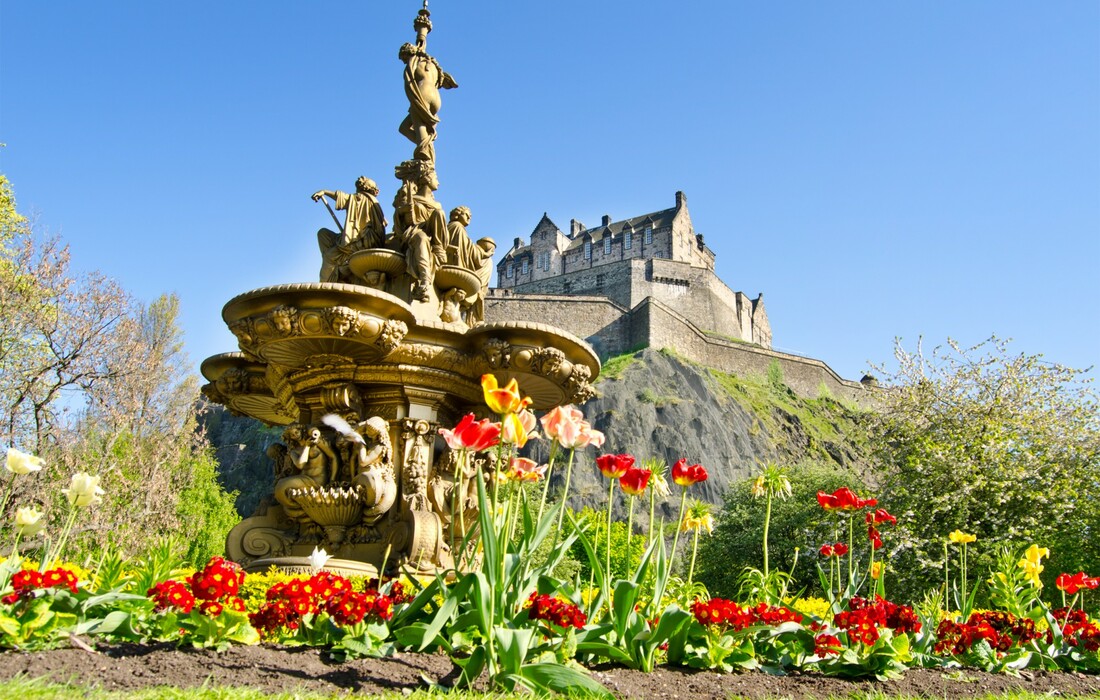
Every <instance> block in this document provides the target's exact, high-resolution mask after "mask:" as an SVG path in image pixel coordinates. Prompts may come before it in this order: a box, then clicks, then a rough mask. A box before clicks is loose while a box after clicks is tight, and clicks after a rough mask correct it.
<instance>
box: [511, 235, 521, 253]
mask: <svg viewBox="0 0 1100 700" xmlns="http://www.w3.org/2000/svg"><path fill="white" fill-rule="evenodd" d="M522 247H523V239H522V238H518V237H517V238H516V242H515V243H513V244H512V250H518V249H519V248H522Z"/></svg>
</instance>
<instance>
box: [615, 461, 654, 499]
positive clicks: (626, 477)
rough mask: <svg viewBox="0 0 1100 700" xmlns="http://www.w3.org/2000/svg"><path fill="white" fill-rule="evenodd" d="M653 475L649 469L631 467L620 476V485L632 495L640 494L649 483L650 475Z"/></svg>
mask: <svg viewBox="0 0 1100 700" xmlns="http://www.w3.org/2000/svg"><path fill="white" fill-rule="evenodd" d="M652 475H653V472H651V471H650V470H648V469H635V468H633V467H631V468H630V469H628V470H627V472H626V473H625V474H623V475H622V476H621V477H619V486H620V487H621V488H622V490H623V491H625V492H626V493H629V494H630V495H631V496H640V495H642V492H643V491H645V488H646V486H648V485H649V477H650V476H652Z"/></svg>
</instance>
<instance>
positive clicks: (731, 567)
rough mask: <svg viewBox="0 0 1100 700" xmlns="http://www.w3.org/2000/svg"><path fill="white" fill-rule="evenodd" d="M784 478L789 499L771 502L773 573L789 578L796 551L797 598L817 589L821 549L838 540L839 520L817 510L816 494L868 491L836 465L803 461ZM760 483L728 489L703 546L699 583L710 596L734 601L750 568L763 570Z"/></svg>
mask: <svg viewBox="0 0 1100 700" xmlns="http://www.w3.org/2000/svg"><path fill="white" fill-rule="evenodd" d="M786 476H787V478H788V480H789V482H790V497H789V498H786V499H774V500H773V502H772V512H771V524H770V528H769V532H768V539H769V541H770V547H769V549H770V553H771V561H770V564H771V568H772V569H776V570H780V571H785V572H788V573H789V572H790V571H791V567H792V566H794V564H795V561H794V551H795V548H798V551H799V556H798V565H797V567H796V568H795V571H794V580H793V581H792V583H791V586H790V590H791V592H792V593H793V592H796V591H798V590H800V589H801V588H803V587H808V588H810V589H816V588H818V578H817V569H816V568H815V563H816V562H817V558H818V557H817V550H818V548H820V547H821V545H822V544H826V543H832V542H835V541H837V535H836V533H835V532H834V531H833V524H834V522H835V518H833V517H830V516H829V515H827V514H826V513H825V512H824V511H822V510H821V508H820V507H819V506H818V504H817V499H816V495H817V492H818V491H827V492H830V493H831V492H833V491H835V490H836V489H838V488H840V487H841V486H847V487H849V488H851V489H855V490H866V489H865V487H863V486H862V485H861V484H860V479H859V478H858V477H857V475H855V474H854V473H852V472H849V471H845V470H843V469H839V468H838V467H837V466H836V465H835V464H832V463H824V462H813V461H807V462H801V463H799V464H796V465H794V466H792V467H790V469H789V470H787V472H786ZM756 482H757V478H756V477H749V478H746V479H742V480H741V481H738V482H735V483H733V484H730V487H729V490H728V491H726V500H725V503H724V504H723V506H722V510H721V512H720V513H719V514H718V516H717V518H716V525H715V527H714V532H713V533H712V534H711V535H710V536H709V537H703V538H701V539H700V541H699V555H698V560H699V561H698V563H697V564H696V567H697V574H696V579H698V580H699V581H700V582H701V583H703V584H704V585H705V586H706V587H707V590H708V591H710V593H711V595H714V596H722V597H728V598H732V597H734V596H735V595H736V594H737V589H738V579H739V577H740V576H741V572H742V571H743V570H744V569H745V568H746V567H753V568H756V569H760V570H763V569H764V554H763V550H762V546H761V543H762V542H763V540H764V514H765V502H764V500H762V499H761V498H759V497H757V496H755V495H754V487H756Z"/></svg>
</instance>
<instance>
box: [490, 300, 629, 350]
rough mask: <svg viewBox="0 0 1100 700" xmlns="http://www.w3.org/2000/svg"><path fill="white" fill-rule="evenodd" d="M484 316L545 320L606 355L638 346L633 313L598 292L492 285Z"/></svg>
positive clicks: (541, 321) (514, 319)
mask: <svg viewBox="0 0 1100 700" xmlns="http://www.w3.org/2000/svg"><path fill="white" fill-rule="evenodd" d="M485 319H486V320H487V321H489V322H490V323H495V322H500V321H531V322H538V323H546V324H549V325H551V326H555V327H557V328H561V329H562V330H566V331H569V332H570V333H572V334H573V335H575V336H578V337H580V338H583V339H584V340H585V341H586V342H587V343H588V344H589V345H591V346H592V349H593V350H595V351H596V353H597V354H599V356H600V357H602V358H604V359H606V358H608V357H613V356H615V355H621V354H623V353H624V352H627V351H628V350H632V349H636V346H635V345H634V340H633V335H632V333H631V327H630V326H631V316H630V313H629V312H628V311H627V309H626V308H625V307H622V306H619V305H617V304H615V303H614V302H612V301H610V300H608V299H606V298H604V297H598V296H561V295H550V294H546V295H544V294H537V295H536V294H514V293H512V292H511V291H510V290H503V289H490V290H489V296H488V298H487V299H486V300H485Z"/></svg>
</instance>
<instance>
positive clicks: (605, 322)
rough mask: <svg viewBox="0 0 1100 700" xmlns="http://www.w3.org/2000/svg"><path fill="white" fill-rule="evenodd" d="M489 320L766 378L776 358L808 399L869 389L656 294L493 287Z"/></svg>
mask: <svg viewBox="0 0 1100 700" xmlns="http://www.w3.org/2000/svg"><path fill="white" fill-rule="evenodd" d="M485 310H486V320H487V321H489V322H490V323H495V322H501V321H532V322H539V323H548V324H550V325H552V326H557V327H559V328H562V329H563V330H566V331H569V332H570V333H573V334H574V335H577V336H580V337H581V338H584V339H585V340H586V341H588V342H589V343H590V344H591V345H592V346H593V349H595V350H596V352H597V353H598V354H599V355H600V357H601V358H603V359H605V360H606V359H607V358H608V357H613V356H615V355H621V354H623V353H625V352H631V351H634V350H637V349H639V348H642V347H653V348H666V347H667V348H671V349H673V350H675V351H676V352H677V353H678V354H680V355H682V356H683V357H686V358H687V359H689V360H692V361H694V362H698V363H700V364H703V365H706V366H708V367H714V368H715V369H718V370H721V371H723V372H730V373H733V374H738V375H742V376H744V375H749V374H756V375H762V376H766V375H767V372H768V367H769V365H770V364H771V363H772V362H773V361H775V362H778V363H779V366H780V368H781V369H782V370H783V379H784V381H786V383H787V386H789V387H790V388H791V390H792V391H794V392H795V393H796V394H798V395H799V396H802V397H804V398H817V397H818V396H819V395H820V393H821V387H822V385H824V386H825V388H826V389H827V390H828V391H829V393H831V394H832V395H833V396H836V397H844V398H848V399H851V400H853V401H856V402H860V403H863V402H866V401H867V400H868V397H869V394H868V390H867V389H866V388H864V387H863V385H861V384H860V383H859V382H853V381H849V380H847V379H843V378H842V377H840V375H838V374H837V373H836V372H834V371H833V369H832V368H831V367H829V366H828V365H827V364H825V363H824V362H822V361H820V360H815V359H812V358H808V357H801V356H799V355H791V354H789V353H783V352H778V351H775V350H770V349H767V348H763V347H760V346H757V345H751V344H749V343H743V342H737V341H733V340H727V339H724V338H721V337H717V336H715V335H713V334H711V333H706V332H704V331H703V330H702V329H700V328H699V327H698V326H696V325H695V324H694V323H692V322H691V321H689V320H688V319H687V318H686V317H684V316H683V315H682V314H681V313H679V312H678V311H677V310H676V309H674V308H673V307H671V306H669V305H668V304H665V303H664V302H662V301H659V300H657V299H655V298H653V297H648V298H646V299H643V300H642V301H641V302H640V303H639V304H638V305H637V306H635V307H634V308H633V309H631V310H629V311H627V310H626V309H625V308H624V307H622V306H620V305H618V304H615V303H613V302H610V301H609V300H608V299H606V298H603V297H594V296H588V297H576V296H561V295H549V296H544V295H541V294H540V295H529V294H523V293H514V292H512V291H510V290H502V289H492V290H490V293H489V298H488V299H487V300H486V305H485Z"/></svg>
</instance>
